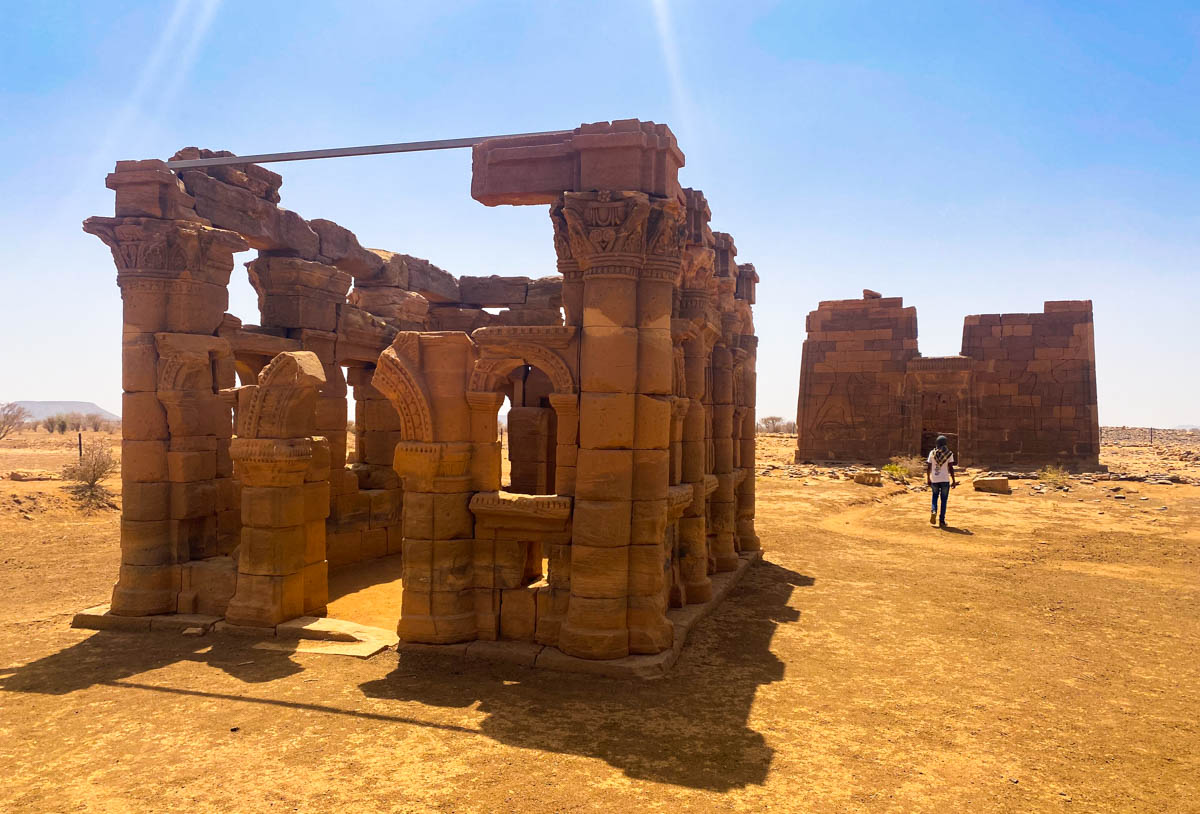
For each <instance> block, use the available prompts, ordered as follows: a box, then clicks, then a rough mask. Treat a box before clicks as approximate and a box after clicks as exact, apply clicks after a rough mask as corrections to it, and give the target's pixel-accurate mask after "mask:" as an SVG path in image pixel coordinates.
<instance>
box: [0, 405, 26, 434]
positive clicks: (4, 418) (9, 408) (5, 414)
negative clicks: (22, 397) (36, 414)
mask: <svg viewBox="0 0 1200 814" xmlns="http://www.w3.org/2000/svg"><path fill="white" fill-rule="evenodd" d="M27 418H29V411H28V410H26V409H25V408H24V407H22V406H20V405H19V404H17V403H16V402H15V401H9V402H5V403H4V404H0V438H4V437H6V436H7V435H8V434H9V433H11V432H16V431H17V430H19V429H21V427H23V426H24V425H25V420H26V419H27Z"/></svg>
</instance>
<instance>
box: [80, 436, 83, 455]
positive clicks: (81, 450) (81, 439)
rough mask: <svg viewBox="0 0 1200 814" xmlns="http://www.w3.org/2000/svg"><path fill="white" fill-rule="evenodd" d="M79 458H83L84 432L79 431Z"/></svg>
mask: <svg viewBox="0 0 1200 814" xmlns="http://www.w3.org/2000/svg"><path fill="white" fill-rule="evenodd" d="M79 458H80V460H82V459H83V433H79Z"/></svg>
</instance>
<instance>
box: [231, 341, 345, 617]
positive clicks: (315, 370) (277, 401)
mask: <svg viewBox="0 0 1200 814" xmlns="http://www.w3.org/2000/svg"><path fill="white" fill-rule="evenodd" d="M324 383H325V375H324V372H323V370H322V368H321V362H320V359H319V358H318V357H317V356H316V354H314V353H311V352H309V351H292V352H288V353H281V354H279V355H278V356H276V357H275V358H274V359H273V360H272V361H271V363H270V364H268V365H267V366H266V367H265V368H263V370H262V372H261V373H259V376H258V384H257V385H248V386H246V387H242V388H240V389H239V390H238V416H237V431H238V432H237V437H236V438H235V439H234V440H233V442H232V444H231V445H230V452H231V454H232V456H233V460H234V465H235V467H236V468H237V472H238V478H239V480H240V481H241V483H242V543H241V546H240V547H239V548H238V579H237V590H236V591H235V593H234V595H233V598H232V599H231V600H230V601H229V608H228V609H227V610H226V612H225V618H226V619H227V620H228V621H229V622H231V623H232V624H237V625H252V626H258V627H271V626H274V625H277V624H279V623H280V622H283V621H286V620H287V619H292V618H294V617H296V616H300V615H302V614H304V612H305V611H306V610H310V609H312V610H319V609H323V608H324V605H325V598H326V595H327V590H328V589H327V587H326V586H327V566H326V564H325V556H324V546H325V519H324V515H325V514H326V513H327V512H328V503H327V502H326V503H325V504H324V506H322V505H321V502H322V501H328V495H329V492H328V484H327V483H325V482H324V481H323V480H313V481H309V482H311V483H314V484H316V485H315V486H309V485H308V483H306V480H307V478H308V477H314V478H321V477H323V476H324V474H325V473H326V472H328V468H329V467H328V463H327V461H325V460H323V456H320V457H318V460H317V461H316V462H315V465H314V460H313V458H314V456H313V452H314V443H313V437H312V434H313V432H314V431H315V424H316V404H317V390H318V388H319V387H320V386H321V385H322V384H324ZM325 450H326V452H327V450H328V445H327V444H326V445H325ZM322 484H324V486H325V488H322ZM322 508H324V509H325V511H324V512H323V511H321V510H322ZM306 576H307V581H308V588H307V591H306V585H305V583H306ZM323 583H325V586H323ZM306 594H307V596H306Z"/></svg>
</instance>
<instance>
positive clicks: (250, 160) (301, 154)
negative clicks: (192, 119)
mask: <svg viewBox="0 0 1200 814" xmlns="http://www.w3.org/2000/svg"><path fill="white" fill-rule="evenodd" d="M571 132H573V131H571V130H544V131H542V132H540V133H510V134H508V135H503V136H476V137H473V138H449V139H440V140H438V141H403V142H400V143H398V144H371V145H368V146H366V147H334V148H332V149H329V150H299V151H297V152H293V153H262V154H260V155H227V156H221V157H220V158H193V159H188V160H180V161H168V162H167V167H169V168H170V169H173V170H186V169H191V168H194V167H219V166H223V165H228V164H269V163H271V162H273V161H306V160H308V159H311V158H344V157H345V156H351V155H380V154H381V153H415V152H420V151H422V150H454V149H457V148H459V147H473V146H475V145H476V144H479V143H480V142H482V141H488V140H490V139H496V138H519V137H522V136H560V135H564V134H567V133H571Z"/></svg>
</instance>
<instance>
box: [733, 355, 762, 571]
mask: <svg viewBox="0 0 1200 814" xmlns="http://www.w3.org/2000/svg"><path fill="white" fill-rule="evenodd" d="M738 344H739V346H740V347H741V349H742V351H743V352H744V353H745V354H746V360H745V362H743V363H742V387H741V392H742V404H743V406H744V407H745V414H744V415H743V416H742V431H741V442H740V443H741V455H740V457H739V460H738V464H739V465H740V466H741V467H742V469H744V470H745V471H746V476H745V478H743V480H742V482H741V484H740V485H739V486H738V491H737V542H738V551H758V550H759V549H760V548H762V544H761V543H760V542H759V539H758V534H757V533H756V532H755V530H754V477H755V447H754V434H755V427H756V425H757V421H756V419H755V415H756V413H755V405H756V401H757V396H756V388H757V386H758V384H757V378H758V377H757V373H756V372H755V365H756V362H757V355H758V337H757V336H753V335H752V334H742V335H741V336H740V337H739V338H738Z"/></svg>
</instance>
